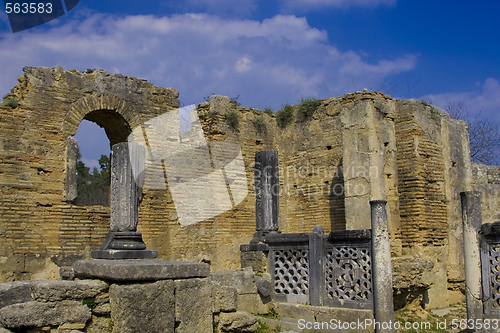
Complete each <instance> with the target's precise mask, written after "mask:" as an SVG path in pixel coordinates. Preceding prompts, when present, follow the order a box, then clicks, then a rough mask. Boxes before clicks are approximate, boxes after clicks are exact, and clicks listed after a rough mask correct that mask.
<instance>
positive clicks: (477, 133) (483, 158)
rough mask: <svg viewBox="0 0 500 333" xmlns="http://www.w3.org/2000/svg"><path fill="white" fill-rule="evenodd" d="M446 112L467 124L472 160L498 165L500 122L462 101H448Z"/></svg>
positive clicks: (499, 160) (499, 157) (499, 158)
mask: <svg viewBox="0 0 500 333" xmlns="http://www.w3.org/2000/svg"><path fill="white" fill-rule="evenodd" d="M446 112H448V114H449V115H450V117H452V118H455V119H460V120H464V121H466V122H467V124H468V125H469V140H470V155H471V160H472V162H481V163H484V164H486V165H498V164H499V162H500V155H499V151H500V123H498V122H497V121H493V120H490V119H486V118H485V117H483V116H482V115H481V112H473V111H471V110H469V108H468V107H467V105H466V104H465V103H464V102H459V103H448V105H447V106H446Z"/></svg>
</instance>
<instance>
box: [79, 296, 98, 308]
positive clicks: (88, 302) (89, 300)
mask: <svg viewBox="0 0 500 333" xmlns="http://www.w3.org/2000/svg"><path fill="white" fill-rule="evenodd" d="M82 303H83V305H86V306H88V307H89V309H91V310H93V309H94V308H95V307H96V306H97V304H96V303H95V300H94V299H93V298H91V297H89V298H84V299H83V300H82Z"/></svg>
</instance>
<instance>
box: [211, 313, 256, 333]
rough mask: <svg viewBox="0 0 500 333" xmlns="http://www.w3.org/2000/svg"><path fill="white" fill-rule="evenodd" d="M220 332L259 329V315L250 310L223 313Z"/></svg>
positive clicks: (249, 332)
mask: <svg viewBox="0 0 500 333" xmlns="http://www.w3.org/2000/svg"><path fill="white" fill-rule="evenodd" d="M218 328H219V331H220V332H235V333H236V332H238V333H253V332H255V331H257V330H258V329H259V322H258V321H257V317H255V316H254V315H251V314H250V313H248V312H242V311H238V312H229V313H225V312H223V313H221V314H220V317H219V326H218Z"/></svg>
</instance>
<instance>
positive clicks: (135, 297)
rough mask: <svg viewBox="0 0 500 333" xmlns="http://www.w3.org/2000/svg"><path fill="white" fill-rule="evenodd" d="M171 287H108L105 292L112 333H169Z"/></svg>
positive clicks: (172, 321)
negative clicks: (107, 297)
mask: <svg viewBox="0 0 500 333" xmlns="http://www.w3.org/2000/svg"><path fill="white" fill-rule="evenodd" d="M174 288H175V283H174V281H171V280H165V281H157V282H154V283H142V284H112V285H111V286H110V288H109V301H110V306H111V319H112V321H113V332H114V333H137V332H141V333H158V332H167V333H173V332H174V327H175V312H174V308H175V303H174V302H175V299H174Z"/></svg>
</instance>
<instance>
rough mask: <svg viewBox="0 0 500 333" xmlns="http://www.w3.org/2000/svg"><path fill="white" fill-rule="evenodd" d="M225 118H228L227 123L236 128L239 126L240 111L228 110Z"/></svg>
mask: <svg viewBox="0 0 500 333" xmlns="http://www.w3.org/2000/svg"><path fill="white" fill-rule="evenodd" d="M225 118H226V121H227V124H228V125H229V126H230V127H232V128H234V129H236V128H238V123H239V121H240V114H239V112H238V111H236V110H229V111H228V112H226V114H225Z"/></svg>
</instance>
